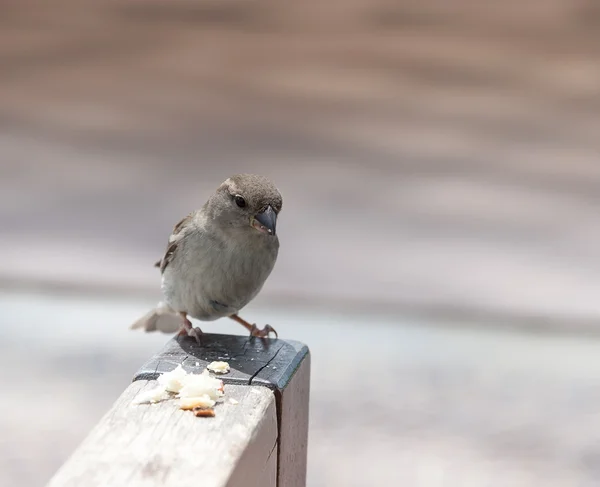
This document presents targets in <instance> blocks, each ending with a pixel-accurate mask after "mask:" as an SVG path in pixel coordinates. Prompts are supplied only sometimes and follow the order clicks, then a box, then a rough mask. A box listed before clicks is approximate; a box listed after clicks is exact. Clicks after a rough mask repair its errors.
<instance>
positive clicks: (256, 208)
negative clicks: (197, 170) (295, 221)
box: [131, 174, 283, 342]
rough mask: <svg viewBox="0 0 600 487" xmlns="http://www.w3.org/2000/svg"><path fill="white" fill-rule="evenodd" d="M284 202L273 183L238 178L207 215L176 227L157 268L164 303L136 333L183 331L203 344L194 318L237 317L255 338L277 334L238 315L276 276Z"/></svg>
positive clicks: (253, 177) (205, 208)
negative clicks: (275, 266) (193, 321)
mask: <svg viewBox="0 0 600 487" xmlns="http://www.w3.org/2000/svg"><path fill="white" fill-rule="evenodd" d="M282 204H283V200H282V197H281V194H280V192H279V190H278V189H277V188H276V187H275V185H274V184H273V183H272V182H271V181H270V180H269V179H267V178H265V177H262V176H257V175H253V174H237V175H234V176H231V177H230V178H228V179H227V180H225V181H224V182H223V183H222V184H221V185H220V186H219V187H218V188H217V190H216V192H215V193H214V194H213V195H212V196H211V197H210V198H209V199H208V201H207V202H206V203H205V204H204V206H203V207H202V208H201V209H199V210H196V211H193V212H192V213H190V214H189V215H188V216H186V217H185V218H184V219H183V220H181V221H180V222H179V223H178V224H177V225H175V228H174V229H173V233H172V234H171V236H170V237H169V241H168V245H167V249H166V251H165V254H164V256H163V258H162V259H161V260H159V261H158V262H157V263H156V264H155V267H158V268H159V269H160V272H161V275H162V283H161V290H162V294H163V301H161V302H160V303H159V304H158V305H157V307H156V308H154V309H152V310H150V311H149V312H148V313H147V314H146V315H145V316H143V317H142V318H140V319H139V320H137V321H136V322H135V323H134V324H133V325H131V328H132V329H139V328H141V329H144V330H146V331H148V332H150V331H156V330H159V331H163V332H175V331H177V330H179V335H182V336H185V335H188V336H192V337H194V338H195V339H196V340H197V341H198V342H200V337H201V335H202V330H201V329H200V328H198V327H194V326H193V325H192V322H191V321H190V319H189V318H195V319H197V320H201V321H213V320H216V319H219V318H223V317H229V318H231V319H232V320H235V321H236V322H238V323H239V324H241V325H242V326H244V327H245V328H246V329H247V330H248V331H249V332H250V334H251V335H252V336H257V337H263V338H264V337H268V336H269V334H270V333H271V332H273V333H274V334H275V336H277V332H276V331H275V330H274V329H273V328H272V327H271V326H270V325H266V326H265V327H264V328H262V329H259V328H257V326H256V324H250V323H248V322H247V321H246V320H244V319H242V318H241V317H240V316H239V315H238V313H239V311H240V310H241V309H242V308H243V307H244V306H246V305H247V304H248V303H249V302H250V301H252V299H254V298H255V297H256V295H257V294H258V293H259V292H260V290H261V289H262V287H263V285H264V283H265V281H266V279H267V278H268V277H269V274H271V271H272V270H273V267H274V265H275V261H276V260H277V254H278V252H279V239H278V237H277V233H276V224H277V216H278V215H279V213H280V212H281V208H282Z"/></svg>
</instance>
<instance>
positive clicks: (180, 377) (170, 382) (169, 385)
mask: <svg viewBox="0 0 600 487" xmlns="http://www.w3.org/2000/svg"><path fill="white" fill-rule="evenodd" d="M187 377H188V373H187V372H186V371H185V370H183V367H182V366H181V365H178V366H177V367H176V368H175V369H174V370H172V371H171V372H165V373H164V374H161V375H160V376H159V377H158V379H157V380H158V383H159V384H160V385H162V386H163V388H164V389H165V390H166V391H169V392H179V391H180V390H181V388H182V387H183V383H184V381H185V379H186V378H187Z"/></svg>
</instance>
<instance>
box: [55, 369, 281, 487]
mask: <svg viewBox="0 0 600 487" xmlns="http://www.w3.org/2000/svg"><path fill="white" fill-rule="evenodd" d="M155 384H156V383H155V381H147V380H139V381H136V382H134V383H133V384H131V385H130V386H129V387H128V388H127V389H126V390H125V392H124V393H123V394H122V395H121V397H120V398H119V399H118V400H117V402H116V403H115V404H114V406H113V407H112V409H111V410H110V411H109V412H108V413H107V414H106V415H105V416H104V417H103V418H102V420H101V421H100V423H99V424H98V425H97V426H96V427H95V428H94V429H93V430H92V432H91V433H90V435H89V436H88V438H87V439H86V440H85V441H84V442H83V444H82V445H81V446H80V447H79V449H78V450H76V452H75V453H74V454H73V455H72V457H71V458H70V459H69V460H68V461H67V462H66V463H65V464H64V465H63V466H62V468H61V469H60V470H59V471H58V472H57V474H56V475H55V476H54V478H53V479H52V480H51V481H50V483H49V484H48V487H81V486H86V487H101V486H102V487H109V486H110V487H115V486H125V485H126V486H128V487H154V486H156V487H158V486H160V487H164V486H177V487H187V486H189V487H197V486H198V485H202V486H203V487H242V486H244V487H246V486H256V487H274V486H275V485H276V477H275V474H276V471H275V466H276V463H275V460H274V459H275V458H276V456H277V417H276V407H275V398H274V395H273V393H272V392H271V391H270V390H269V389H267V388H265V387H259V386H248V385H246V386H241V385H228V386H226V388H225V391H226V397H227V398H234V399H236V400H237V401H239V403H238V404H236V405H234V404H231V403H229V402H228V401H227V400H226V401H225V402H224V403H223V404H220V405H218V406H216V408H215V412H216V416H215V417H214V418H196V417H195V416H194V414H193V413H192V412H190V411H181V410H179V408H178V405H177V401H175V400H168V401H165V402H162V403H158V404H153V405H148V404H140V405H134V404H132V401H133V399H134V398H135V397H136V396H137V394H138V393H139V392H140V391H144V390H147V389H150V388H152V387H154V386H155Z"/></svg>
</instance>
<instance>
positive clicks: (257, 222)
mask: <svg viewBox="0 0 600 487" xmlns="http://www.w3.org/2000/svg"><path fill="white" fill-rule="evenodd" d="M251 224H252V226H253V227H254V228H256V229H257V230H258V231H259V232H263V233H266V234H268V235H275V226H276V224H277V213H275V210H273V208H271V207H270V206H267V208H266V209H265V210H264V211H261V212H260V213H259V214H258V215H256V216H254V217H253V218H252V222H251Z"/></svg>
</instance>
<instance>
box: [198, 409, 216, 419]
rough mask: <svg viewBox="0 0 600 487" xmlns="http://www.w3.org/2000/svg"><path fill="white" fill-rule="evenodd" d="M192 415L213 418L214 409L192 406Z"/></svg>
mask: <svg viewBox="0 0 600 487" xmlns="http://www.w3.org/2000/svg"><path fill="white" fill-rule="evenodd" d="M194 416H196V417H197V418H214V417H215V410H214V409H203V408H194Z"/></svg>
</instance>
